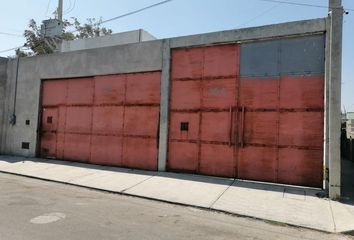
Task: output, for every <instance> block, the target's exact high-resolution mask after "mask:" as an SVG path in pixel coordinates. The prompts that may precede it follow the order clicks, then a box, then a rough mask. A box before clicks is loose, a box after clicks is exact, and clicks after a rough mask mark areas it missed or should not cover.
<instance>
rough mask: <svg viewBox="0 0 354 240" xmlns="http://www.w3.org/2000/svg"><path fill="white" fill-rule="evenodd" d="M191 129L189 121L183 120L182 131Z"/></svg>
mask: <svg viewBox="0 0 354 240" xmlns="http://www.w3.org/2000/svg"><path fill="white" fill-rule="evenodd" d="M188 130H189V122H181V131H188Z"/></svg>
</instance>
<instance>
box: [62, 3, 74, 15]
mask: <svg viewBox="0 0 354 240" xmlns="http://www.w3.org/2000/svg"><path fill="white" fill-rule="evenodd" d="M75 6H76V0H74V4H73V6H72V7H71V1H70V8H69V10H67V11H64V15H67V14H69V13H71V12H72V11H73V10H74V9H75Z"/></svg>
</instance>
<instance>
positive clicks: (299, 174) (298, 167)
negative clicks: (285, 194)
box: [278, 148, 323, 188]
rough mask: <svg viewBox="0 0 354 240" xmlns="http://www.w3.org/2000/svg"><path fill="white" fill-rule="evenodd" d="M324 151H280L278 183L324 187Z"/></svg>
mask: <svg viewBox="0 0 354 240" xmlns="http://www.w3.org/2000/svg"><path fill="white" fill-rule="evenodd" d="M322 169H323V150H305V149H296V148H280V149H279V170H278V182H279V183H286V184H296V185H303V186H310V187H318V188H321V187H322V179H323V173H322V172H323V171H322Z"/></svg>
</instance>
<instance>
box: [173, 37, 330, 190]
mask: <svg viewBox="0 0 354 240" xmlns="http://www.w3.org/2000/svg"><path fill="white" fill-rule="evenodd" d="M322 39H323V36H315V37H307V38H300V39H289V40H288V39H285V40H275V41H267V42H260V43H250V44H245V45H237V44H232V45H218V46H211V47H195V48H185V49H174V50H173V51H172V84H171V100H170V135H169V154H168V169H169V170H171V171H182V172H194V173H200V174H207V175H216V176H226V177H237V178H241V179H249V180H257V181H267V182H278V183H286V184H296V185H305V186H314V187H321V186H322V174H323V170H322V169H323V167H322V166H323V153H322V152H323V102H324V100H323V91H324V79H323V66H324V62H323V59H324V57H322V52H324V49H323V46H324V44H322V43H323V42H322ZM240 55H241V56H240Z"/></svg>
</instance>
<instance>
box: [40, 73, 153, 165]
mask: <svg viewBox="0 0 354 240" xmlns="http://www.w3.org/2000/svg"><path fill="white" fill-rule="evenodd" d="M42 88H43V89H42V95H43V97H42V121H41V140H40V155H41V156H42V157H52V158H58V159H67V160H74V161H83V162H90V163H96V164H108V165H116V166H124V167H132V168H141V169H147V170H156V169H157V141H158V124H159V123H158V122H159V121H158V119H159V105H160V72H149V73H135V74H122V75H109V76H97V77H91V78H78V79H63V80H46V81H43V86H42Z"/></svg>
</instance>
